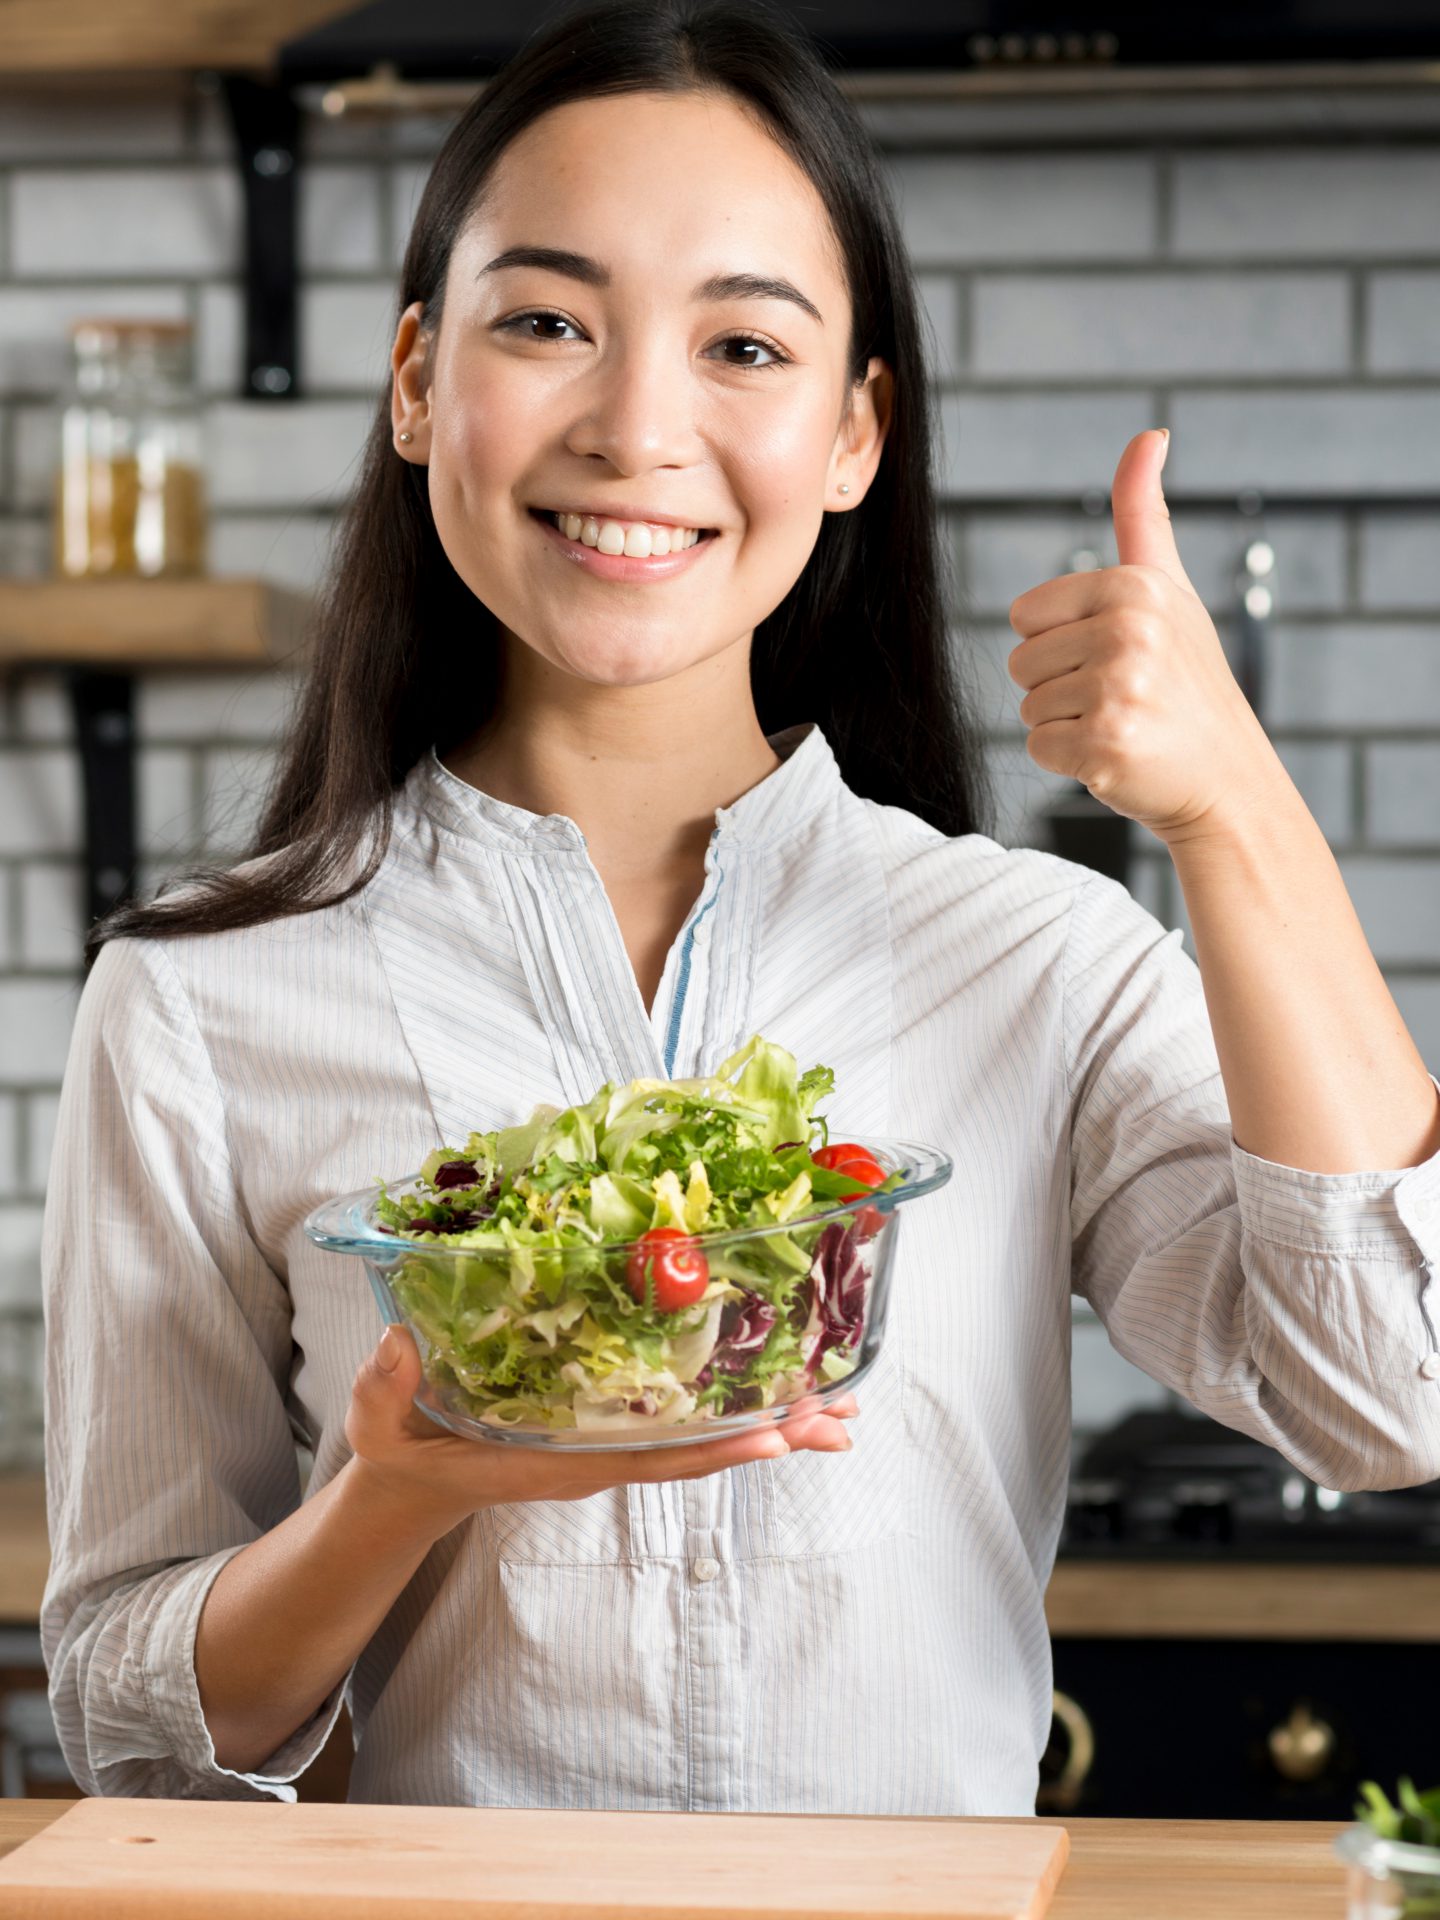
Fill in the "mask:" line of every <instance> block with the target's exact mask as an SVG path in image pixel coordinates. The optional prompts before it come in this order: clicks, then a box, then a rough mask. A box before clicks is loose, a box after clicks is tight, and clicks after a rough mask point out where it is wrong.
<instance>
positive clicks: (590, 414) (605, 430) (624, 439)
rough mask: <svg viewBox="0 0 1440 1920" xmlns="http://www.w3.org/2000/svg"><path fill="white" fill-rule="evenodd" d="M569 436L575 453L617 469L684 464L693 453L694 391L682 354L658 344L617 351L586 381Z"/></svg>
mask: <svg viewBox="0 0 1440 1920" xmlns="http://www.w3.org/2000/svg"><path fill="white" fill-rule="evenodd" d="M583 392H584V401H583V403H582V405H581V406H580V408H579V410H578V415H577V418H576V420H575V423H574V425H573V426H572V427H571V429H570V432H569V434H568V435H567V437H566V444H567V446H568V448H569V450H570V451H571V452H572V453H576V454H582V455H584V454H588V455H591V456H596V455H598V456H599V457H600V458H602V459H604V460H608V461H609V463H610V465H611V466H613V467H614V468H615V469H616V470H617V471H618V472H621V473H639V472H643V471H645V470H646V469H648V468H651V467H665V466H685V465H688V464H689V462H690V461H691V460H693V458H694V457H695V448H696V428H695V393H694V386H693V378H692V375H691V372H690V369H689V366H688V364H687V363H686V360H685V358H684V356H683V354H681V355H677V353H676V351H675V349H674V347H673V346H671V347H668V348H667V347H665V346H664V345H662V344H661V343H659V342H656V343H654V344H652V345H649V346H641V347H634V348H629V349H625V350H621V351H617V352H616V353H615V354H614V355H613V356H608V355H607V356H606V358H605V359H604V360H603V361H602V362H601V363H600V365H598V366H597V367H596V368H595V370H594V372H593V374H592V375H591V376H590V378H589V379H588V380H587V381H586V382H585V384H584V388H583Z"/></svg>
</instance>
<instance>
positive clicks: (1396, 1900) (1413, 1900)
mask: <svg viewBox="0 0 1440 1920" xmlns="http://www.w3.org/2000/svg"><path fill="white" fill-rule="evenodd" d="M1335 1851H1336V1853H1338V1854H1339V1856H1340V1858H1341V1859H1342V1860H1343V1861H1344V1862H1345V1865H1346V1867H1347V1869H1348V1874H1347V1880H1346V1895H1347V1904H1346V1908H1345V1913H1346V1920H1402V1916H1403V1917H1404V1920H1409V1917H1410V1916H1412V1915H1415V1916H1418V1915H1420V1914H1432V1915H1433V1914H1440V1847H1419V1846H1415V1845H1414V1844H1413V1843H1412V1842H1410V1841H1407V1840H1386V1839H1383V1838H1382V1837H1381V1835H1380V1834H1378V1833H1376V1832H1374V1831H1373V1830H1372V1829H1371V1828H1370V1827H1367V1826H1364V1825H1357V1826H1353V1827H1347V1828H1346V1829H1345V1831H1344V1832H1343V1833H1342V1834H1340V1835H1339V1837H1338V1838H1337V1839H1336V1842H1335Z"/></svg>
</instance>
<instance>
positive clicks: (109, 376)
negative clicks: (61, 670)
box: [55, 320, 205, 578]
mask: <svg viewBox="0 0 1440 1920" xmlns="http://www.w3.org/2000/svg"><path fill="white" fill-rule="evenodd" d="M71 338H72V341H73V343H74V349H75V364H74V380H73V388H72V393H71V398H70V404H69V405H68V406H67V407H66V408H65V411H64V414H63V416H62V418H61V426H60V470H59V472H58V473H57V475H56V479H55V559H56V568H57V571H58V572H60V573H62V574H66V575H68V576H70V577H72V578H91V577H98V578H111V577H114V576H117V575H127V574H142V575H146V576H149V577H152V578H160V577H169V576H175V575H186V574H199V573H203V572H204V569H205V492H204V481H203V476H202V461H201V425H200V413H199V407H198V403H197V401H196V398H195V394H194V388H193V381H192V374H191V338H190V324H189V322H188V321H184V320H173V321H172V320H81V321H77V322H76V324H75V325H74V326H73V327H72V328H71Z"/></svg>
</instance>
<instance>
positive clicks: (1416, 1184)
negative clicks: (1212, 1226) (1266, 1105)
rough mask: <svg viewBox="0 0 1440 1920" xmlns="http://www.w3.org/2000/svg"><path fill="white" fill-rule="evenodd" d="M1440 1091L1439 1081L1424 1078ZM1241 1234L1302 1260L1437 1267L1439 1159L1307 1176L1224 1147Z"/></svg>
mask: <svg viewBox="0 0 1440 1920" xmlns="http://www.w3.org/2000/svg"><path fill="white" fill-rule="evenodd" d="M1430 1079H1431V1084H1432V1085H1433V1086H1434V1087H1435V1088H1436V1091H1437V1092H1440V1081H1437V1080H1436V1079H1435V1076H1434V1075H1433V1074H1432V1075H1431V1076H1430ZM1230 1151H1231V1159H1232V1161H1233V1164H1234V1169H1235V1190H1236V1195H1237V1197H1238V1199H1239V1203H1240V1218H1241V1221H1242V1222H1243V1224H1244V1226H1245V1229H1246V1231H1247V1232H1248V1233H1251V1234H1254V1235H1255V1236H1256V1237H1257V1238H1259V1239H1262V1240H1270V1241H1273V1242H1275V1243H1277V1244H1278V1245H1281V1246H1287V1247H1295V1248H1298V1249H1299V1250H1300V1251H1301V1252H1305V1253H1328V1254H1337V1253H1338V1254H1346V1253H1351V1254H1356V1255H1367V1256H1370V1257H1372V1258H1373V1257H1375V1256H1376V1255H1379V1256H1382V1257H1383V1256H1385V1255H1387V1254H1388V1255H1389V1257H1390V1258H1391V1259H1396V1260H1406V1261H1408V1262H1409V1263H1410V1264H1412V1265H1413V1264H1414V1257H1415V1249H1416V1248H1418V1249H1419V1252H1420V1259H1421V1262H1422V1264H1423V1265H1425V1266H1426V1267H1430V1268H1432V1269H1433V1268H1435V1267H1436V1266H1437V1265H1440V1153H1435V1154H1432V1155H1431V1157H1430V1158H1429V1159H1428V1160H1424V1161H1422V1162H1421V1163H1420V1165H1419V1166H1418V1167H1392V1168H1390V1169H1389V1170H1388V1171H1382V1172H1375V1173H1310V1172H1307V1171H1306V1170H1305V1169H1304V1168H1301V1167H1287V1166H1282V1165H1281V1164H1280V1163H1279V1162H1278V1161H1274V1160H1262V1159H1260V1158H1259V1157H1258V1156H1257V1155H1256V1154H1253V1153H1247V1152H1246V1151H1245V1149H1244V1148H1243V1147H1241V1146H1239V1145H1238V1144H1237V1143H1236V1142H1235V1140H1234V1139H1233V1137H1232V1139H1231V1142H1230Z"/></svg>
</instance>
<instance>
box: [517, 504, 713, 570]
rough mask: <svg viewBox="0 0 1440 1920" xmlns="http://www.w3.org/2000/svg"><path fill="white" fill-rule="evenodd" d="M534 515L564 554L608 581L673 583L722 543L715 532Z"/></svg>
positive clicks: (544, 512)
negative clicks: (703, 552) (673, 577)
mask: <svg viewBox="0 0 1440 1920" xmlns="http://www.w3.org/2000/svg"><path fill="white" fill-rule="evenodd" d="M529 511H530V517H531V519H532V520H534V521H535V522H536V523H537V524H538V525H539V526H540V528H541V529H542V530H543V531H544V532H545V533H546V534H548V535H549V537H550V539H551V540H553V541H554V542H556V543H557V544H558V545H559V547H560V549H561V551H562V552H564V553H565V554H566V555H567V556H568V557H569V558H570V559H571V560H573V561H574V562H575V563H576V564H577V565H579V566H582V567H583V568H584V569H585V571H586V572H587V573H593V574H595V575H596V576H597V578H600V579H606V580H623V581H633V580H668V579H669V578H670V577H671V575H672V574H675V573H678V572H680V571H682V570H683V569H685V568H688V567H689V566H690V565H691V564H693V562H692V556H694V555H696V554H698V553H699V552H700V550H701V549H702V548H704V547H706V546H710V545H713V543H714V542H715V541H716V540H717V539H718V538H719V537H720V536H719V533H718V531H717V530H716V529H715V528H713V527H668V526H662V525H657V524H656V523H654V522H647V521H637V520H608V519H602V518H600V517H598V516H595V515H590V514H578V513H566V512H564V511H563V510H561V511H559V512H555V511H551V510H549V509H545V508H540V507H531V508H530V510H529Z"/></svg>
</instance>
